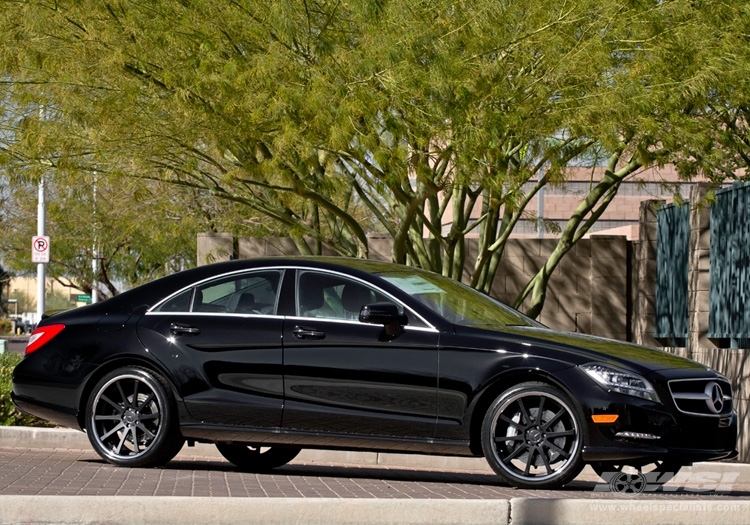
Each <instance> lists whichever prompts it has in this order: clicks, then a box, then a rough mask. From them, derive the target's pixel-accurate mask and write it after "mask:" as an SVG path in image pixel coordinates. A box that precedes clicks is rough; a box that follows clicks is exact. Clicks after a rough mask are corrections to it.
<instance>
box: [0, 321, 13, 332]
mask: <svg viewBox="0 0 750 525" xmlns="http://www.w3.org/2000/svg"><path fill="white" fill-rule="evenodd" d="M12 329H13V323H12V322H11V320H10V319H7V318H3V319H0V334H9V333H10V331H11V330H12Z"/></svg>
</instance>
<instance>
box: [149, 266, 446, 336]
mask: <svg viewBox="0 0 750 525" xmlns="http://www.w3.org/2000/svg"><path fill="white" fill-rule="evenodd" d="M269 270H274V271H277V272H280V273H281V279H280V280H279V292H281V286H282V285H283V283H284V276H285V272H286V271H287V270H295V271H296V270H307V271H313V272H320V273H328V274H332V275H337V276H341V277H343V278H345V279H350V280H353V281H357V282H360V283H362V284H364V285H366V286H368V287H369V288H372V289H374V290H377V291H378V292H380V293H381V294H383V295H385V296H386V297H389V298H390V299H391V300H392V301H393V302H394V303H395V304H397V305H400V306H401V307H402V308H404V310H408V311H409V312H411V313H412V314H413V315H414V317H416V318H417V319H419V320H420V321H422V323H424V324H425V325H426V326H423V327H422V326H410V325H405V328H409V329H411V330H419V331H426V332H438V331H439V330H438V329H437V328H436V327H435V326H434V325H433V324H432V323H430V322H429V321H427V320H426V319H425V318H424V317H422V316H421V315H419V314H418V313H417V312H415V311H414V310H413V309H412V308H411V307H409V306H408V305H405V304H404V303H403V302H401V301H400V300H398V299H396V298H395V297H394V296H393V295H392V294H391V293H389V292H386V291H385V290H383V289H382V288H380V287H379V286H376V285H374V284H372V283H371V282H369V281H365V280H364V279H361V278H359V277H356V276H353V275H348V274H345V273H341V272H340V271H337V270H329V269H327V268H316V267H314V266H297V265H293V266H260V267H258V268H243V269H241V270H233V271H231V272H226V273H222V274H220V275H213V276H211V277H206V278H205V279H202V280H200V281H196V282H194V283H191V284H189V285H188V286H185V287H183V288H180V289H179V290H177V291H176V292H174V293H173V294H171V295H169V296H167V297H165V298H164V299H162V300H161V301H159V302H158V303H156V304H155V305H154V306H152V307H151V308H149V309H148V310H146V313H145V314H144V315H196V316H205V315H212V316H215V315H221V316H232V317H249V316H252V317H256V318H257V317H270V318H272V319H277V318H279V316H278V315H269V314H238V313H234V312H191V311H188V312H157V311H155V310H156V309H157V308H159V307H160V306H161V305H162V304H164V303H166V302H167V301H169V300H170V299H172V298H173V297H175V296H177V295H179V294H181V293H182V292H184V291H186V290H189V289H191V288H197V287H198V286H201V285H203V284H205V283H207V282H210V281H214V280H219V279H223V278H225V277H231V276H233V275H240V274H243V273H252V272H259V271H269ZM298 278H299V272H297V275H295V279H294V307H295V308H296V307H297V306H298V304H299V298H298V297H297V291H298V290H297V279H298ZM280 297H281V294H280V293H278V294H276V305H275V307H276V311H278V306H279V299H280ZM191 305H192V300H191ZM287 318H288V319H300V320H303V319H310V320H317V321H343V322H348V323H355V324H358V325H359V324H362V323H360V322H359V321H351V320H347V319H331V318H327V317H298V316H289V317H287Z"/></svg>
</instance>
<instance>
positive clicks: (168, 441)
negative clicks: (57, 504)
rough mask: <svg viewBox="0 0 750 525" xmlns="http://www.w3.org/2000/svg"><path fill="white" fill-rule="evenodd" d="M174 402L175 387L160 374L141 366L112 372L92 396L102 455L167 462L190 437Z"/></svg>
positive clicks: (140, 462)
mask: <svg viewBox="0 0 750 525" xmlns="http://www.w3.org/2000/svg"><path fill="white" fill-rule="evenodd" d="M173 407H174V399H173V397H172V394H171V391H170V389H169V388H168V387H167V384H166V382H165V380H164V379H163V378H161V377H160V376H158V375H156V374H154V373H152V372H150V371H148V370H145V369H142V368H138V367H125V368H121V369H119V370H115V371H113V372H110V373H109V374H107V375H106V376H104V377H103V378H102V379H101V380H100V381H99V382H98V383H97V385H96V386H95V387H94V390H93V391H92V393H91V397H90V398H89V402H88V406H87V410H86V421H87V430H86V431H87V434H88V437H89V441H90V442H91V444H92V445H93V447H94V449H95V450H96V451H97V453H98V454H99V455H100V456H101V457H102V458H104V459H105V460H107V461H108V462H110V463H113V464H115V465H122V466H128V467H145V466H156V465H162V464H164V463H166V462H168V461H169V460H170V459H172V458H173V457H174V456H175V455H176V454H177V453H178V452H179V451H180V449H181V448H182V445H183V444H184V442H185V440H184V438H183V437H182V436H181V435H180V432H179V429H178V427H177V422H176V411H175V410H174V408H173Z"/></svg>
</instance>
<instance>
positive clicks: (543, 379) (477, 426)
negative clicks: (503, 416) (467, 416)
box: [469, 369, 586, 456]
mask: <svg viewBox="0 0 750 525" xmlns="http://www.w3.org/2000/svg"><path fill="white" fill-rule="evenodd" d="M533 381H536V382H540V383H544V384H547V385H549V386H553V387H556V388H559V389H560V390H561V391H562V392H563V393H564V394H565V395H566V396H567V397H568V398H569V399H570V400H571V402H572V405H573V409H574V410H576V411H577V412H578V415H579V418H580V419H581V422H582V423H583V422H584V419H583V413H582V412H581V408H580V406H578V403H576V402H575V401H574V400H575V396H574V394H573V392H571V390H570V389H569V388H568V387H567V386H565V384H564V383H563V382H562V381H561V380H559V379H557V378H556V377H555V376H554V375H553V374H552V373H550V372H548V371H545V370H541V369H530V370H529V369H526V370H514V371H511V372H507V373H505V374H503V375H501V376H498V377H495V378H494V379H493V380H492V381H491V382H490V383H489V384H488V385H487V386H486V387H485V388H484V389H483V390H482V392H481V394H479V396H477V400H476V403H475V405H474V409H473V410H472V411H471V423H470V434H469V435H470V438H469V440H470V441H469V447H470V449H471V452H472V454H474V455H477V456H482V455H483V452H482V435H481V433H482V422H483V421H484V416H485V414H487V411H488V410H489V408H490V405H492V402H493V401H495V399H497V397H498V396H499V395H500V394H502V393H503V392H505V391H506V390H508V389H509V388H513V387H514V386H516V385H520V384H522V383H528V382H533ZM581 434H582V435H583V436H584V439H585V436H586V432H581Z"/></svg>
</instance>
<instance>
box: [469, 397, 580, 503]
mask: <svg viewBox="0 0 750 525" xmlns="http://www.w3.org/2000/svg"><path fill="white" fill-rule="evenodd" d="M581 434H582V425H581V422H580V418H579V416H578V412H577V411H576V409H575V407H574V405H573V404H572V402H571V401H570V400H569V399H568V397H567V396H566V395H565V394H564V393H563V392H562V391H561V390H559V389H558V388H555V387H553V386H551V385H548V384H546V383H538V382H529V383H522V384H519V385H516V386H514V387H512V388H510V389H508V390H506V391H505V392H503V394H501V395H500V396H499V397H498V398H497V399H496V400H495V401H494V402H493V403H492V405H490V408H489V409H488V411H487V413H486V415H485V417H484V421H483V424H482V450H483V452H484V455H485V458H486V459H487V462H488V463H489V464H490V466H491V467H492V469H493V470H494V471H495V472H496V473H497V474H499V475H500V477H502V478H503V479H504V480H505V481H506V482H508V483H509V484H510V485H512V486H514V487H520V488H547V489H549V488H557V487H560V486H562V485H564V484H566V483H568V482H569V481H571V480H572V479H573V478H575V477H576V476H577V475H578V474H579V473H580V472H581V470H582V469H583V465H584V464H583V459H582V456H581V449H582V438H581Z"/></svg>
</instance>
